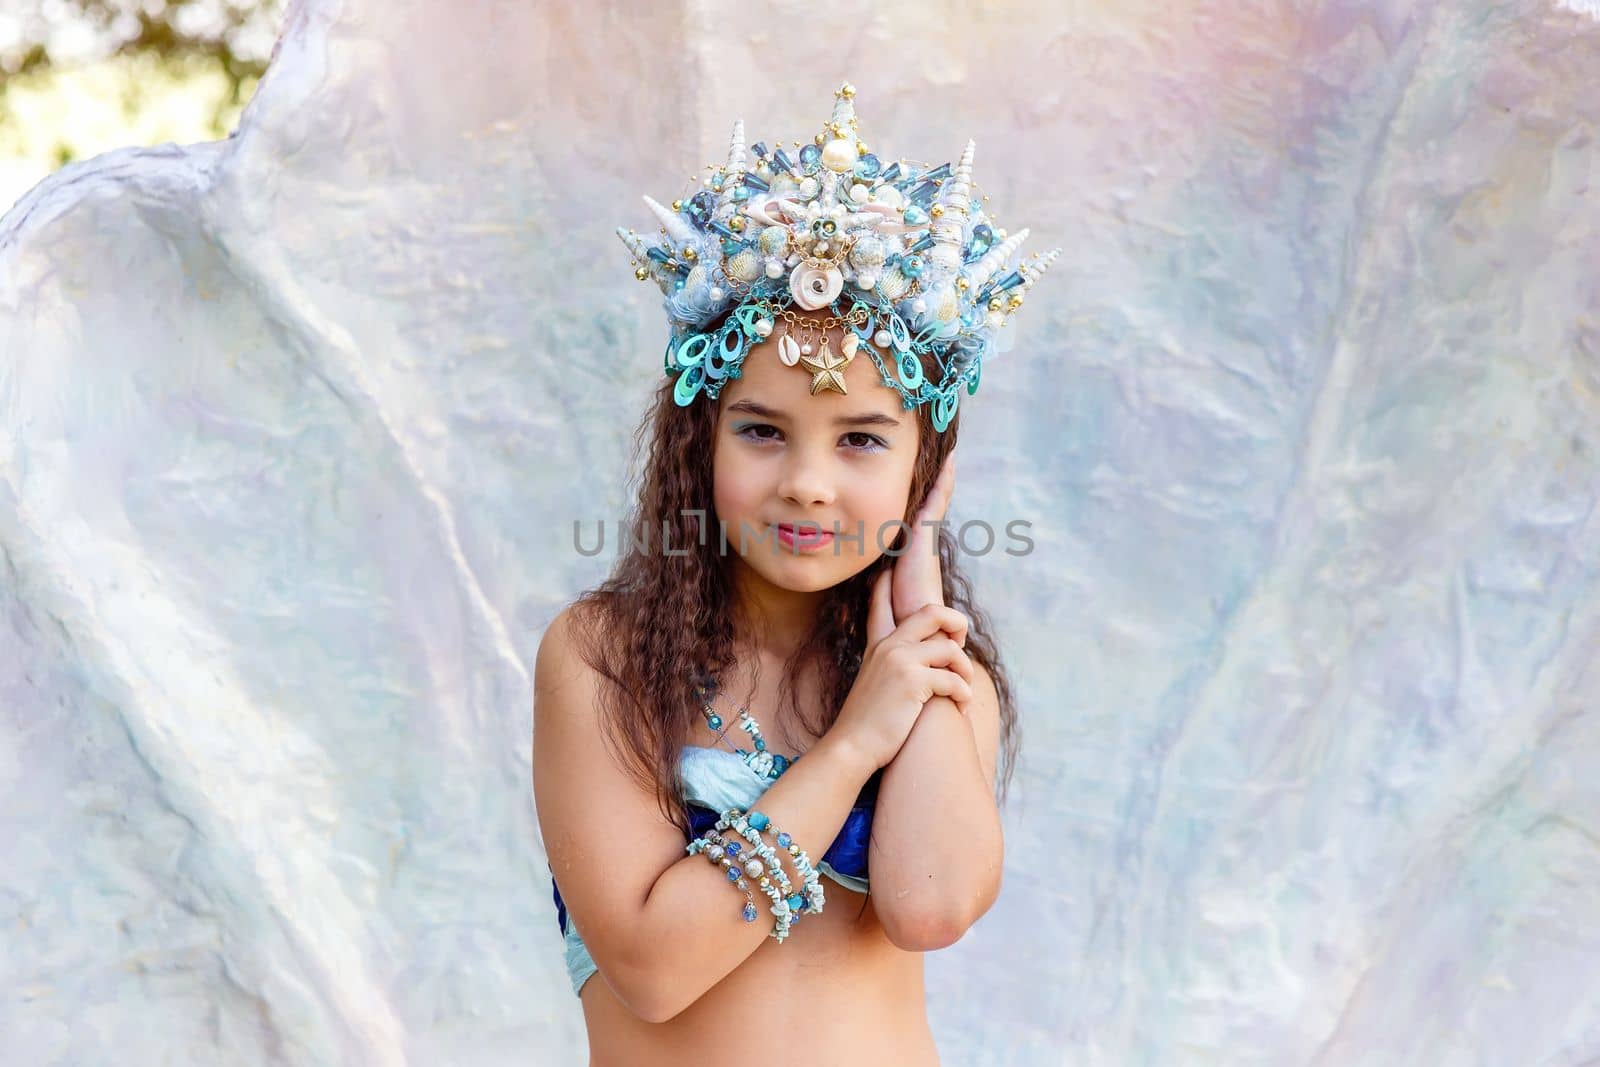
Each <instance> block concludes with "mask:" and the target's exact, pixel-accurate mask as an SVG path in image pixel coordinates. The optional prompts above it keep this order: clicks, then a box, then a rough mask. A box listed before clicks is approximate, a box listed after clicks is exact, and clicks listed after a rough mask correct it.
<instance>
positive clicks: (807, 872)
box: [723, 808, 826, 941]
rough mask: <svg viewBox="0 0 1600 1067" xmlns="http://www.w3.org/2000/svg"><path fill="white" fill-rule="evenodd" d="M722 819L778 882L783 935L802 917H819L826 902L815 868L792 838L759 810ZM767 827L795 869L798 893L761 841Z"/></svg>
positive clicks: (731, 812)
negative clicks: (784, 916)
mask: <svg viewBox="0 0 1600 1067" xmlns="http://www.w3.org/2000/svg"><path fill="white" fill-rule="evenodd" d="M723 818H724V819H727V820H728V821H729V822H730V824H731V825H732V826H733V828H734V829H736V830H738V831H739V833H741V834H743V835H744V837H745V838H746V840H748V841H749V842H750V843H751V844H752V845H753V846H755V848H756V853H757V855H760V856H761V857H762V858H763V859H765V860H766V861H767V863H768V864H769V866H771V868H772V870H773V873H774V874H775V875H777V877H778V879H779V880H780V881H781V882H782V884H783V892H784V895H785V899H784V903H785V904H787V905H788V908H789V911H790V913H791V914H790V917H789V921H788V922H785V923H784V924H783V933H784V936H787V934H788V928H789V926H790V925H792V924H793V922H794V921H795V920H797V919H799V917H800V916H801V915H802V914H805V913H810V914H812V915H820V914H821V913H822V908H823V905H824V904H825V903H826V900H825V897H824V895H823V891H822V883H821V881H820V880H819V879H818V877H817V871H816V869H815V868H814V867H812V865H811V858H810V857H809V856H807V855H806V853H805V850H804V849H802V848H801V847H800V846H799V845H797V844H795V843H794V839H793V838H792V837H790V836H789V835H788V834H786V833H783V832H782V831H777V830H776V828H775V827H772V824H771V821H770V820H769V819H768V818H767V816H766V815H764V814H762V813H761V812H759V811H752V812H751V813H750V814H749V815H748V816H745V815H744V813H743V812H741V811H740V810H739V809H737V808H733V809H730V810H729V811H728V812H727V813H725V814H724V816H723ZM769 827H770V828H772V829H774V831H775V832H776V833H777V840H778V847H780V848H782V849H784V850H785V851H787V852H788V853H789V856H790V859H791V861H792V862H793V863H794V867H795V870H796V871H797V872H798V873H799V875H800V878H801V881H802V885H801V889H800V892H798V893H794V892H792V887H791V884H790V882H789V876H788V875H787V874H785V873H784V870H783V864H782V862H781V861H780V860H779V859H778V857H777V855H776V854H775V853H774V852H773V851H772V849H771V847H770V846H768V845H767V844H766V843H765V842H764V841H762V840H761V836H760V834H761V831H763V830H766V829H768V828H769ZM769 895H770V894H769ZM802 909H803V910H802ZM775 936H776V935H775ZM778 939H779V940H780V941H781V940H782V939H783V938H782V937H779V938H778Z"/></svg>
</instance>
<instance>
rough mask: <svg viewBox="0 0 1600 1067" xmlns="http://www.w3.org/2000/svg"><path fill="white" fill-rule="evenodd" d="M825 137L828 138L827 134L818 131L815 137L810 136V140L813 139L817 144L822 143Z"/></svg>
mask: <svg viewBox="0 0 1600 1067" xmlns="http://www.w3.org/2000/svg"><path fill="white" fill-rule="evenodd" d="M827 139H828V137H827V134H822V133H819V134H817V135H816V136H815V137H813V138H812V140H813V141H815V142H816V143H817V144H819V145H820V144H822V143H823V142H824V141H826V140H827Z"/></svg>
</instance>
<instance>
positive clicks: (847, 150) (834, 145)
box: [822, 129, 856, 174]
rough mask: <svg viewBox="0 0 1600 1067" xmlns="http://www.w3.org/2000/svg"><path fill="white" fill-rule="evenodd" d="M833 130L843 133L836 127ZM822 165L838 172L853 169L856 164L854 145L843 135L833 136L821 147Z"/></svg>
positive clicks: (841, 172)
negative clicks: (833, 137)
mask: <svg viewBox="0 0 1600 1067" xmlns="http://www.w3.org/2000/svg"><path fill="white" fill-rule="evenodd" d="M834 132H836V133H841V134H842V133H843V132H844V131H843V130H839V129H836V130H835V131H834ZM822 165H823V166H824V167H827V168H828V169H829V170H831V171H834V172H835V173H838V174H843V173H844V172H846V171H849V170H854V169H855V165H856V148H855V145H853V144H851V143H850V142H849V141H846V140H845V139H844V138H843V137H838V138H835V139H834V140H832V141H829V142H828V143H827V144H826V145H824V146H823V147H822Z"/></svg>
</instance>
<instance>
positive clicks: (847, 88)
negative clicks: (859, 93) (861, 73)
mask: <svg viewBox="0 0 1600 1067" xmlns="http://www.w3.org/2000/svg"><path fill="white" fill-rule="evenodd" d="M839 95H840V96H842V97H844V98H845V99H846V100H848V99H850V98H851V97H852V96H854V95H856V87H855V86H854V85H851V84H850V83H849V82H845V83H844V84H843V85H841V86H839Z"/></svg>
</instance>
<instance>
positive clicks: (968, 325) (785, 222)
mask: <svg viewBox="0 0 1600 1067" xmlns="http://www.w3.org/2000/svg"><path fill="white" fill-rule="evenodd" d="M834 97H835V101H834V105H833V116H832V118H830V119H829V120H828V122H826V123H825V124H824V125H823V127H822V129H821V131H820V132H818V133H817V134H816V136H815V137H814V138H813V140H812V143H810V144H807V145H806V146H805V147H803V148H801V149H799V151H798V152H797V153H795V155H793V156H791V155H790V154H789V153H788V152H787V151H786V150H785V149H784V148H783V147H782V145H781V144H780V145H778V146H777V147H774V148H771V149H769V148H768V147H767V146H766V145H765V144H761V143H757V144H754V145H751V146H750V147H749V148H748V149H747V148H746V147H745V140H744V122H743V120H740V121H737V122H735V123H734V125H733V138H732V142H731V144H730V145H729V146H728V158H727V161H726V162H725V163H723V164H722V165H721V166H720V167H713V168H712V169H711V173H710V174H709V175H708V176H707V177H706V178H705V179H704V182H703V188H700V189H699V190H698V191H696V192H694V193H693V195H691V196H687V197H686V198H685V199H680V200H674V201H673V202H672V206H671V207H670V208H669V207H666V206H664V205H662V204H660V203H658V202H656V201H655V200H653V199H651V198H650V197H648V196H646V197H645V198H644V202H645V204H646V205H648V206H649V208H650V211H651V212H652V213H653V214H654V215H655V217H656V219H657V220H658V221H659V222H660V227H659V230H658V232H657V233H656V234H655V235H651V236H644V235H640V234H638V233H635V232H634V231H633V230H630V229H627V228H625V227H618V228H617V236H619V237H621V238H622V240H623V243H625V244H626V245H627V246H628V249H629V251H630V252H632V253H633V258H634V268H635V269H634V276H635V277H637V278H638V279H639V280H640V281H654V282H655V283H656V284H657V285H658V286H659V287H660V288H661V291H662V293H663V294H664V295H665V298H666V299H665V301H664V304H665V307H666V312H667V319H668V321H669V322H670V323H671V327H672V333H671V336H670V338H669V339H668V341H667V348H666V353H665V355H664V357H663V369H664V370H665V372H666V373H667V374H668V375H669V376H672V377H674V378H675V379H676V381H675V384H674V387H673V396H674V398H675V399H676V401H677V403H678V404H680V405H687V404H689V403H692V402H693V400H694V398H695V397H696V396H698V395H699V394H701V393H704V394H705V395H706V396H708V397H711V398H713V399H715V398H716V396H717V395H718V394H719V393H720V392H721V391H722V387H723V385H724V384H726V383H727V382H728V381H729V380H731V379H734V378H737V377H739V373H740V366H741V364H742V363H743V362H744V357H745V355H746V354H747V353H748V352H749V350H750V348H751V346H753V345H754V344H757V343H759V342H760V341H761V340H762V339H763V338H766V337H769V336H770V335H771V334H772V332H773V329H774V327H775V325H777V324H778V322H779V321H780V320H782V321H783V323H784V324H785V334H784V335H783V336H781V337H780V344H779V356H780V358H781V359H782V360H783V362H784V363H786V364H789V365H791V366H795V365H800V364H802V363H803V364H804V369H805V370H806V371H807V372H809V373H811V374H812V375H813V381H812V389H811V391H812V393H813V394H815V393H817V392H819V391H822V390H824V389H834V390H836V391H838V392H844V382H843V378H842V377H841V376H840V375H839V373H838V372H839V371H840V370H842V368H843V367H844V366H847V365H848V363H849V361H850V360H852V359H854V358H855V356H856V354H857V353H858V352H865V353H867V355H868V356H869V358H871V359H872V361H873V362H874V363H875V364H876V365H877V367H878V370H879V371H880V373H881V374H882V377H883V384H884V385H886V386H889V387H891V388H893V389H895V390H896V391H897V392H898V393H899V394H900V396H901V399H902V404H903V406H904V407H905V408H906V409H908V410H909V409H912V408H915V407H917V406H919V405H921V404H932V405H933V412H932V414H933V423H934V426H935V428H936V429H938V430H939V431H941V432H942V431H943V430H944V429H945V427H946V426H947V425H949V422H950V420H951V418H952V417H954V415H955V411H956V406H957V404H958V402H959V398H960V394H961V391H962V390H963V389H965V390H966V392H967V393H968V395H971V394H973V393H976V392H977V390H978V379H979V376H980V374H981V373H982V367H983V363H984V361H985V359H988V358H990V357H992V356H994V355H996V354H998V353H999V352H1001V351H1004V350H1005V348H1006V347H1008V345H1007V343H1006V342H1007V341H1008V340H1009V334H1008V333H1006V334H1003V333H1002V329H1003V327H1004V326H1005V325H1006V324H1007V318H1008V316H1009V315H1011V314H1013V313H1015V312H1016V310H1017V309H1018V308H1019V307H1021V306H1022V302H1023V297H1024V295H1025V294H1026V293H1027V292H1028V290H1029V289H1030V288H1032V287H1033V284H1034V283H1035V282H1037V281H1038V280H1039V278H1041V277H1042V276H1043V275H1044V273H1045V271H1046V270H1048V269H1049V268H1050V265H1051V264H1052V263H1053V262H1054V261H1055V259H1056V257H1057V256H1059V255H1060V249H1052V250H1051V251H1049V252H1046V253H1036V254H1035V255H1034V256H1033V258H1031V259H1030V260H1028V261H1026V262H1019V263H1017V264H1016V265H1014V266H1013V265H1012V263H1011V260H1012V258H1013V257H1014V256H1016V255H1017V252H1018V251H1019V249H1020V248H1021V246H1022V242H1023V241H1024V240H1025V239H1026V238H1027V236H1028V231H1027V230H1026V229H1023V230H1018V231H1017V232H1016V233H1014V234H1010V235H1008V234H1007V233H1006V231H1005V230H1003V229H997V228H995V227H994V226H993V224H992V222H991V220H990V219H989V218H988V216H987V215H986V214H985V212H984V209H983V205H982V201H983V200H984V199H987V198H984V197H980V196H978V195H976V194H975V192H974V187H973V182H972V157H973V152H974V149H975V145H974V143H973V142H972V141H968V142H967V145H966V149H965V150H964V151H963V152H962V153H961V159H960V161H959V162H958V163H956V165H955V166H954V168H952V167H951V165H950V164H949V163H942V164H940V165H939V166H937V167H924V166H921V165H920V164H917V163H915V162H912V161H908V160H904V159H900V160H896V161H894V162H891V163H889V164H888V165H887V166H885V165H884V164H883V162H882V160H880V159H879V157H878V156H876V155H874V154H873V153H872V152H870V151H868V149H867V146H866V144H865V143H863V142H862V141H861V140H860V139H859V137H858V136H857V134H856V125H857V124H856V114H855V103H854V97H855V89H854V88H853V87H851V85H850V84H849V83H848V82H847V83H845V84H844V85H843V86H841V87H840V88H839V90H838V91H837V92H835V94H834ZM752 157H754V158H753V160H752ZM814 312H815V313H821V314H829V315H831V316H832V319H831V321H832V323H835V324H840V325H843V326H844V327H845V330H844V339H843V340H844V343H843V345H842V348H843V358H842V359H840V358H837V357H834V356H833V354H832V353H831V352H829V351H828V348H827V342H826V340H824V342H823V348H822V352H821V353H820V354H819V355H818V356H815V357H810V358H805V359H802V357H801V346H800V345H799V344H798V343H796V342H795V341H794V340H793V339H792V338H791V337H789V336H788V335H787V327H788V326H790V325H801V324H802V322H803V317H804V316H807V315H809V314H810V313H814ZM810 325H812V326H815V325H816V324H815V323H810ZM804 350H805V353H806V354H807V356H808V357H809V356H810V344H809V342H808V343H807V345H806V346H805V349H804ZM923 353H931V354H932V355H933V356H934V362H935V363H936V364H937V366H938V368H939V373H938V380H937V381H935V380H932V379H931V378H930V377H929V376H928V375H926V374H924V371H923V367H922V364H921V362H920V361H919V359H918V356H919V355H920V354H923Z"/></svg>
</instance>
